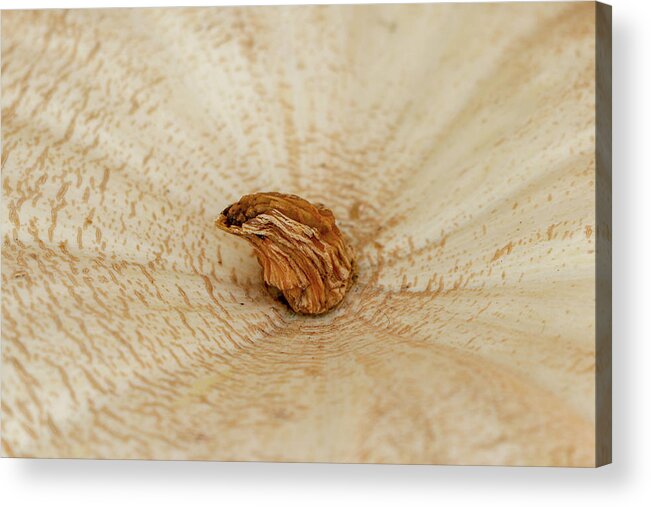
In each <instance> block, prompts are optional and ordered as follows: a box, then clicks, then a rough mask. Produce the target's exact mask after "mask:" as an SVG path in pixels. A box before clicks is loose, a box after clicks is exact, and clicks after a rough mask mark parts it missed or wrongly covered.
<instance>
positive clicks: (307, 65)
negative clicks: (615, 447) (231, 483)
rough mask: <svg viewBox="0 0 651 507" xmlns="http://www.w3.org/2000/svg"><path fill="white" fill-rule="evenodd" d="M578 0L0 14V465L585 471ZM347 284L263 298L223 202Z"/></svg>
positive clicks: (586, 349) (590, 444) (584, 105)
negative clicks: (303, 230)
mask: <svg viewBox="0 0 651 507" xmlns="http://www.w3.org/2000/svg"><path fill="white" fill-rule="evenodd" d="M594 19H595V13H594V4H592V3H581V4H563V3H551V4H530V5H524V4H510V5H509V4H499V5H497V4H493V5H490V4H488V5H449V4H441V5H431V6H428V5H422V6H384V7H378V6H366V7H361V6H360V7H308V8H286V7H284V8H248V9H246V8H245V9H230V8H220V9H150V10H105V11H101V10H88V11H71V12H60V11H42V12H4V13H2V135H3V151H2V195H3V202H2V224H3V230H2V241H3V244H2V450H3V454H4V455H8V456H39V457H55V456H56V457H102V458H159V459H217V460H289V461H335V462H350V461H352V462H400V463H466V464H513V465H572V466H592V465H593V464H594V459H595V455H594V443H595V424H594V411H595V406H594V399H595V383H594V371H595V349H594V333H595V329H594V305H595V301H594V294H595V280H594V273H595V258H594V241H595V235H594V233H593V231H594V206H595V201H594V180H595V178H594V173H595V160H594V148H595V147H594V142H595V141H594V130H595V112H594V100H595V99H594V97H595V90H594V76H595V62H594V54H595V40H594V39H595V34H594ZM270 190H276V191H281V192H288V193H296V194H299V195H301V196H303V197H305V198H307V199H309V200H312V201H317V202H323V203H324V204H325V205H326V206H328V207H329V208H331V209H332V210H333V211H334V213H335V216H336V217H337V222H338V224H339V226H340V227H341V229H342V231H343V232H344V233H345V234H347V235H348V236H349V237H350V238H351V242H352V244H353V246H354V247H355V250H356V252H357V255H358V261H359V273H360V279H359V281H358V283H357V285H356V286H355V287H354V288H353V289H352V290H351V292H350V293H349V294H348V295H347V296H346V299H345V300H344V303H343V304H342V305H341V306H340V307H338V308H337V309H336V310H335V311H334V312H332V313H331V314H327V315H325V316H322V317H317V318H306V317H301V316H297V315H294V314H292V313H290V311H288V310H287V309H286V308H285V307H283V306H282V305H280V304H278V303H276V302H274V301H273V300H271V299H270V298H269V297H268V296H267V294H266V292H265V291H264V290H263V288H262V287H261V284H260V272H259V270H260V268H259V266H258V264H257V262H256V259H255V257H254V255H253V254H252V252H251V249H250V247H249V246H248V245H246V244H245V243H244V242H241V241H238V240H237V239H236V238H232V237H228V236H227V235H225V234H223V233H221V232H220V231H218V230H216V228H215V227H214V226H213V221H214V219H215V217H216V216H217V215H218V214H219V212H220V211H221V210H222V209H223V208H224V207H225V206H226V205H227V204H230V203H231V202H233V201H235V200H237V199H238V198H239V197H240V196H241V195H243V194H247V193H252V192H256V191H270Z"/></svg>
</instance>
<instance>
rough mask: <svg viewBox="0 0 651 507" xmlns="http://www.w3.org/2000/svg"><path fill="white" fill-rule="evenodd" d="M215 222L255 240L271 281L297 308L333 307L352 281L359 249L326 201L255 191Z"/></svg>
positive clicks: (264, 271)
mask: <svg viewBox="0 0 651 507" xmlns="http://www.w3.org/2000/svg"><path fill="white" fill-rule="evenodd" d="M215 225H217V227H219V228H220V229H222V230H224V231H226V232H228V233H230V234H235V235H237V236H241V237H243V238H245V239H246V240H248V241H249V242H250V243H251V244H252V245H253V247H254V249H255V253H256V255H257V257H258V262H259V263H260V265H261V266H262V275H263V278H264V282H265V284H266V285H267V287H268V288H270V290H271V292H272V293H274V291H279V292H280V294H282V296H283V297H284V299H285V300H286V301H287V304H288V305H289V306H290V307H291V308H292V309H293V310H294V311H295V312H297V313H303V314H320V313H325V312H327V311H328V310H330V309H332V308H333V307H335V306H336V305H338V304H339V303H340V302H341V300H342V299H343V298H344V295H345V294H346V292H347V291H348V289H349V288H350V287H351V285H352V282H353V276H354V271H355V261H354V254H353V251H352V249H351V248H350V247H349V246H348V245H347V244H346V242H345V240H344V238H343V236H342V234H341V232H340V231H339V228H338V227H337V225H336V224H335V217H334V215H333V214H332V211H330V210H329V209H327V208H326V207H325V206H323V205H322V204H311V203H310V202H308V201H306V200H305V199H302V198H300V197H298V196H295V195H289V194H281V193H277V192H267V193H257V194H250V195H245V196H244V197H242V198H241V199H240V200H239V201H238V202H237V203H235V204H232V205H231V206H229V207H228V208H226V209H225V210H224V211H223V212H222V213H221V215H220V216H219V217H218V218H217V219H216V220H215Z"/></svg>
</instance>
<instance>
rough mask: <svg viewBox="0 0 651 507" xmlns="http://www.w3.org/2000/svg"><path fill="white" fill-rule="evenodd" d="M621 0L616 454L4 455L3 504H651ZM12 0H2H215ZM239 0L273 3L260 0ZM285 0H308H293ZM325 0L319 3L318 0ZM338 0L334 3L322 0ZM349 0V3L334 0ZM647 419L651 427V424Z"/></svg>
mask: <svg viewBox="0 0 651 507" xmlns="http://www.w3.org/2000/svg"><path fill="white" fill-rule="evenodd" d="M611 1H612V4H613V94H614V97H613V142H614V146H613V153H614V159H613V231H614V235H613V239H614V242H613V259H614V263H613V370H614V392H613V395H614V403H613V405H614V407H613V426H614V452H613V454H614V463H613V464H612V465H609V466H607V467H603V468H600V469H596V470H593V469H576V470H573V469H540V468H502V467H443V466H386V465H366V466H360V465H305V464H303V465H301V464H265V463H191V462H187V463H185V462H145V461H88V460H19V459H2V460H0V504H3V505H8V506H14V505H16V506H18V505H47V506H52V505H65V506H67V507H68V506H74V505H84V506H86V505H88V504H93V505H99V506H101V505H112V506H114V505H119V506H128V505H138V506H145V505H157V506H163V505H195V504H204V503H206V504H207V503H210V504H217V503H220V504H225V505H230V504H233V503H236V502H237V504H238V505H239V504H240V503H243V504H247V503H252V504H254V505H257V504H261V503H264V504H271V505H282V506H284V507H285V506H289V505H293V504H309V505H333V504H334V505H337V504H340V503H344V504H347V503H353V502H354V503H355V504H360V503H361V504H362V505H367V504H368V505H373V506H382V505H396V504H399V505H402V504H406V505H409V504H411V503H415V502H421V501H427V502H428V503H430V504H433V505H435V504H436V505H444V506H448V505H485V506H492V505H499V506H510V505H514V506H518V507H520V506H522V505H527V506H529V505H532V506H535V505H544V506H546V507H547V506H550V505H560V506H563V505H573V506H575V505H576V506H579V505H590V506H600V505H651V503H650V502H651V465H650V464H649V463H650V461H651V437H650V436H649V435H650V433H651V410H650V408H649V401H650V400H651V394H650V393H649V388H650V387H651V381H650V380H651V373H650V372H651V367H650V366H648V364H649V361H648V360H649V358H651V333H650V331H651V329H650V326H649V314H651V305H650V303H651V300H650V299H649V297H648V294H649V290H648V288H649V287H650V286H651V278H650V276H649V274H650V273H649V271H650V267H649V266H650V265H651V262H648V261H647V262H646V263H645V262H643V259H645V258H646V259H651V252H650V249H649V245H650V244H651V241H650V240H649V233H650V232H651V224H650V223H649V219H650V218H651V213H650V208H651V160H650V157H649V152H650V150H651V132H650V131H649V130H648V128H646V127H647V124H648V121H645V120H648V117H649V116H650V115H651V110H650V108H649V105H650V104H649V95H650V90H651V72H650V71H649V62H651V56H649V55H650V54H651V44H649V41H650V39H651V16H650V15H649V14H650V13H651V7H650V6H651V2H648V0H611ZM219 3H225V4H228V2H214V1H213V2H210V1H208V2H206V1H201V0H191V1H190V2H187V1H186V2H183V1H181V0H177V1H142V0H140V1H138V0H136V1H132V2H128V1H119V2H107V1H89V0H86V1H83V0H79V1H69V0H68V1H57V0H53V1H29V0H28V1H23V2H20V1H4V0H0V7H1V8H3V9H6V8H42V7H91V6H96V7H109V6H164V5H182V4H185V5H211V4H212V5H215V4H219ZM231 3H247V4H248V3H250V4H266V3H278V2H273V1H271V2H269V1H267V2H265V1H249V2H231ZM281 3H301V2H292V1H289V0H284V1H282V2H281ZM312 3H314V2H312ZM316 3H328V2H316ZM329 3H347V2H329ZM644 428H646V430H645V429H644Z"/></svg>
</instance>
